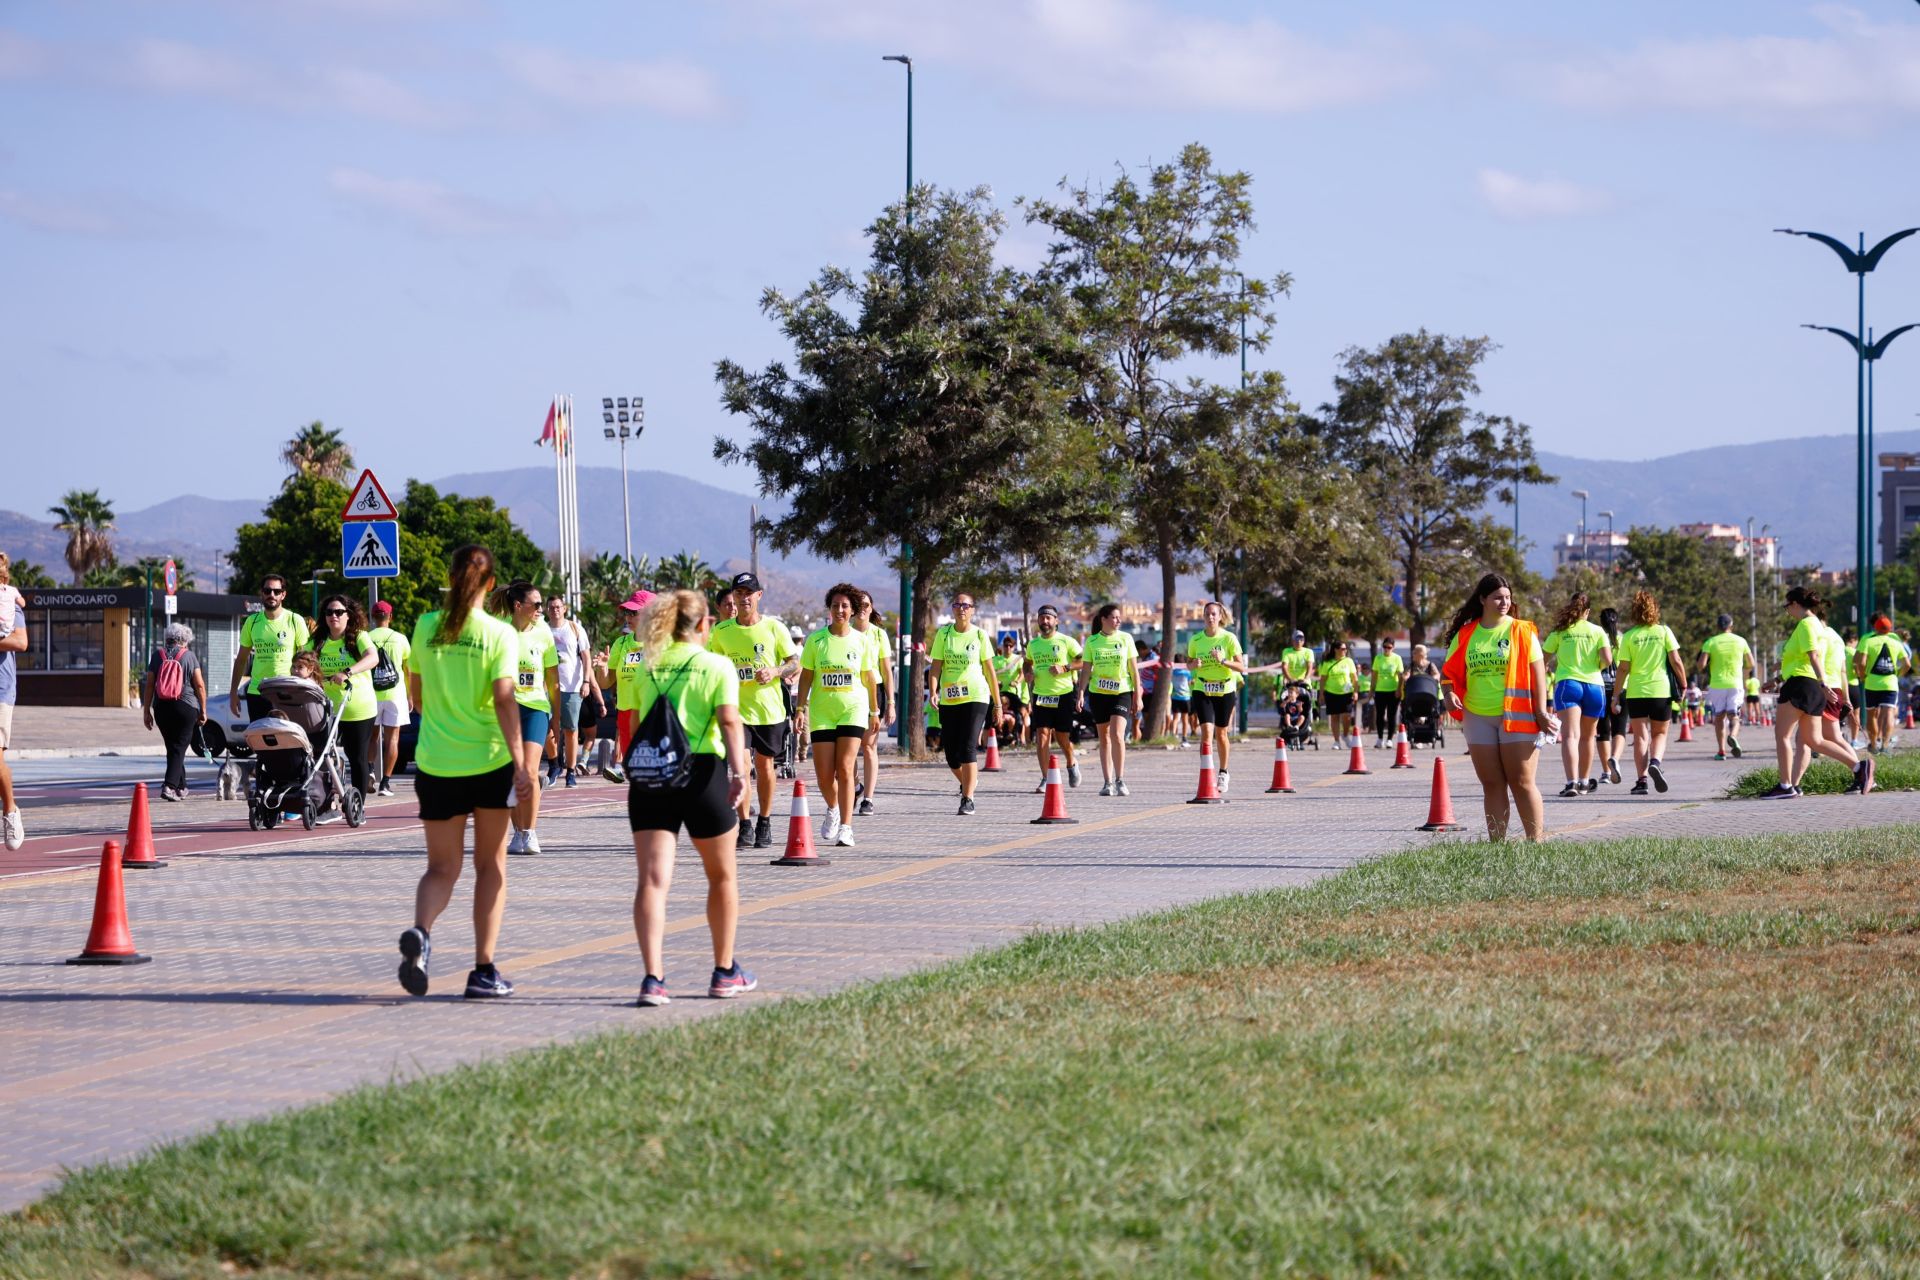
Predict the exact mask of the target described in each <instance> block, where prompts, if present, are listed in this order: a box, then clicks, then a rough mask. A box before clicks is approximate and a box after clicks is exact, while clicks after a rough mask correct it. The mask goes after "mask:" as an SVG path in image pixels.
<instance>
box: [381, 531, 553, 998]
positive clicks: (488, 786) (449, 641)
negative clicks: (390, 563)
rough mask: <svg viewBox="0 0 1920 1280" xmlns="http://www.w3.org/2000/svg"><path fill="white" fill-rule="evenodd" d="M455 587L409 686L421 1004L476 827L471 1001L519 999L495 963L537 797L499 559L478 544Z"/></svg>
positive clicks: (453, 579) (419, 647) (403, 967)
mask: <svg viewBox="0 0 1920 1280" xmlns="http://www.w3.org/2000/svg"><path fill="white" fill-rule="evenodd" d="M447 581H448V588H447V603H446V607H445V608H444V609H436V610H434V611H432V612H431V613H428V614H425V615H424V616H422V617H421V619H420V621H419V622H418V623H417V624H416V625H415V626H414V629H413V670H412V671H411V672H409V673H408V676H407V681H408V693H409V694H410V695H411V696H410V698H409V701H411V702H412V703H413V705H414V706H415V707H416V708H418V709H419V712H420V741H419V745H418V746H417V747H416V748H415V750H414V766H415V768H414V772H415V778H414V786H413V789H414V794H415V796H416V797H418V799H419V801H420V825H421V826H422V827H423V828H424V829H425V831H426V838H427V869H426V871H425V873H424V874H422V875H421V877H420V884H419V887H418V888H417V889H416V890H415V893H414V907H413V927H412V928H410V929H408V930H407V931H406V932H405V933H402V934H401V935H400V957H401V959H400V986H401V988H402V989H403V990H405V991H406V992H407V994H409V995H413V996H424V995H425V994H427V966H428V961H429V959H430V957H431V955H432V950H433V947H432V941H431V936H430V935H431V931H432V929H433V923H434V921H435V920H437V919H438V918H439V916H440V913H441V912H442V911H444V910H446V907H447V902H448V901H449V900H450V899H451V898H452V897H453V890H454V886H455V885H457V884H458V883H459V881H460V869H461V865H462V863H463V862H464V860H465V850H464V849H463V847H462V846H463V845H464V844H465V843H466V832H467V819H468V818H469V817H471V818H472V819H473V873H474V883H473V949H474V968H473V972H472V973H470V974H468V975H467V995H468V997H469V998H488V997H498V996H508V995H512V994H513V983H512V982H511V981H509V980H508V979H507V977H506V975H505V974H503V973H501V972H500V971H499V970H498V969H497V968H495V966H494V963H493V949H494V945H495V943H497V942H498V941H499V938H500V917H501V915H502V913H503V912H504V910H505V906H506V892H507V831H508V826H509V823H508V814H509V811H510V810H511V809H512V807H513V802H514V798H515V795H516V793H517V794H521V795H524V794H526V793H528V792H531V791H532V790H533V774H532V771H531V770H529V769H528V767H527V766H526V764H525V763H524V755H523V753H522V752H521V750H520V704H519V703H518V702H517V701H516V700H515V699H514V696H513V687H514V677H515V673H516V672H517V670H518V668H519V659H520V644H519V638H518V637H517V636H515V635H514V632H513V628H512V627H510V626H508V625H507V624H506V623H504V622H502V621H500V620H499V619H498V618H495V617H491V616H489V615H488V614H487V612H486V611H485V610H484V609H483V608H482V607H481V605H482V602H483V601H484V600H485V599H486V597H487V595H488V593H490V592H491V591H492V590H493V586H494V569H493V553H492V552H491V551H488V550H487V549H486V548H485V547H482V546H477V545H468V546H464V547H461V548H460V549H459V550H457V551H455V552H454V553H453V559H452V562H451V563H450V564H449V565H448V567H447Z"/></svg>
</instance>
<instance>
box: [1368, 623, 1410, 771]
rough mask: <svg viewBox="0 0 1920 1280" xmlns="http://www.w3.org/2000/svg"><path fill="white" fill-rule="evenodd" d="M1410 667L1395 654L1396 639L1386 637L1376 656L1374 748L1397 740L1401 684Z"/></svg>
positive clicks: (1376, 748) (1374, 661) (1381, 642)
mask: <svg viewBox="0 0 1920 1280" xmlns="http://www.w3.org/2000/svg"><path fill="white" fill-rule="evenodd" d="M1406 670H1407V664H1406V662H1405V661H1403V660H1402V659H1401V657H1400V655H1399V654H1397V653H1395V652H1394V651H1393V637H1392V636H1384V637H1382V638H1381V640H1380V648H1379V650H1378V651H1377V652H1375V654H1374V657H1373V749H1374V750H1375V751H1378V750H1380V749H1381V748H1382V747H1384V746H1386V745H1387V743H1388V742H1390V741H1391V740H1393V738H1394V737H1395V735H1396V733H1397V731H1398V729H1399V725H1400V685H1401V683H1402V681H1403V680H1404V679H1405V677H1406Z"/></svg>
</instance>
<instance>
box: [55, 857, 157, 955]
mask: <svg viewBox="0 0 1920 1280" xmlns="http://www.w3.org/2000/svg"><path fill="white" fill-rule="evenodd" d="M151 959H153V957H152V956H143V955H141V954H140V953H139V952H138V951H135V950H134V949H133V934H132V932H131V931H129V930H128V928H127V895H126V889H125V886H124V885H123V884H122V882H121V879H120V843H119V841H117V840H109V841H107V843H106V846H105V847H104V848H102V849H101V850H100V883H99V885H98V887H96V888H95V889H94V891H93V928H92V929H90V930H88V931H87V945H86V949H85V950H83V951H82V952H81V953H80V954H79V955H77V956H74V957H73V958H72V959H71V960H68V961H67V963H68V964H145V963H147V961H149V960H151Z"/></svg>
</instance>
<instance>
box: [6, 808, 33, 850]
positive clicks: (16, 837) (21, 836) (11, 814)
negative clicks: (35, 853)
mask: <svg viewBox="0 0 1920 1280" xmlns="http://www.w3.org/2000/svg"><path fill="white" fill-rule="evenodd" d="M0 833H4V835H5V839H6V846H7V848H9V849H18V848H19V847H20V846H21V845H23V844H25V843H26V842H27V829H26V828H25V827H24V826H22V825H21V823H20V811H19V810H18V809H9V810H7V813H6V817H4V818H0Z"/></svg>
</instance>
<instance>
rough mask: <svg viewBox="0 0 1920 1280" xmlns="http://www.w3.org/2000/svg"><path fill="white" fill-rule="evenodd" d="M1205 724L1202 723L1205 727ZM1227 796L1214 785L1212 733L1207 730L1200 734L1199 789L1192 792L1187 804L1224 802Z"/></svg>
mask: <svg viewBox="0 0 1920 1280" xmlns="http://www.w3.org/2000/svg"><path fill="white" fill-rule="evenodd" d="M1206 727H1207V726H1205V725H1202V726H1201V728H1203V729H1205V728H1206ZM1226 802H1227V798H1226V797H1225V796H1223V795H1221V794H1220V789H1219V788H1218V787H1217V786H1215V785H1214V776H1213V733H1212V732H1211V731H1208V732H1206V733H1202V734H1201V735H1200V789H1199V790H1198V791H1196V792H1194V793H1193V799H1191V800H1189V801H1187V803H1188V804H1225V803H1226Z"/></svg>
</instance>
